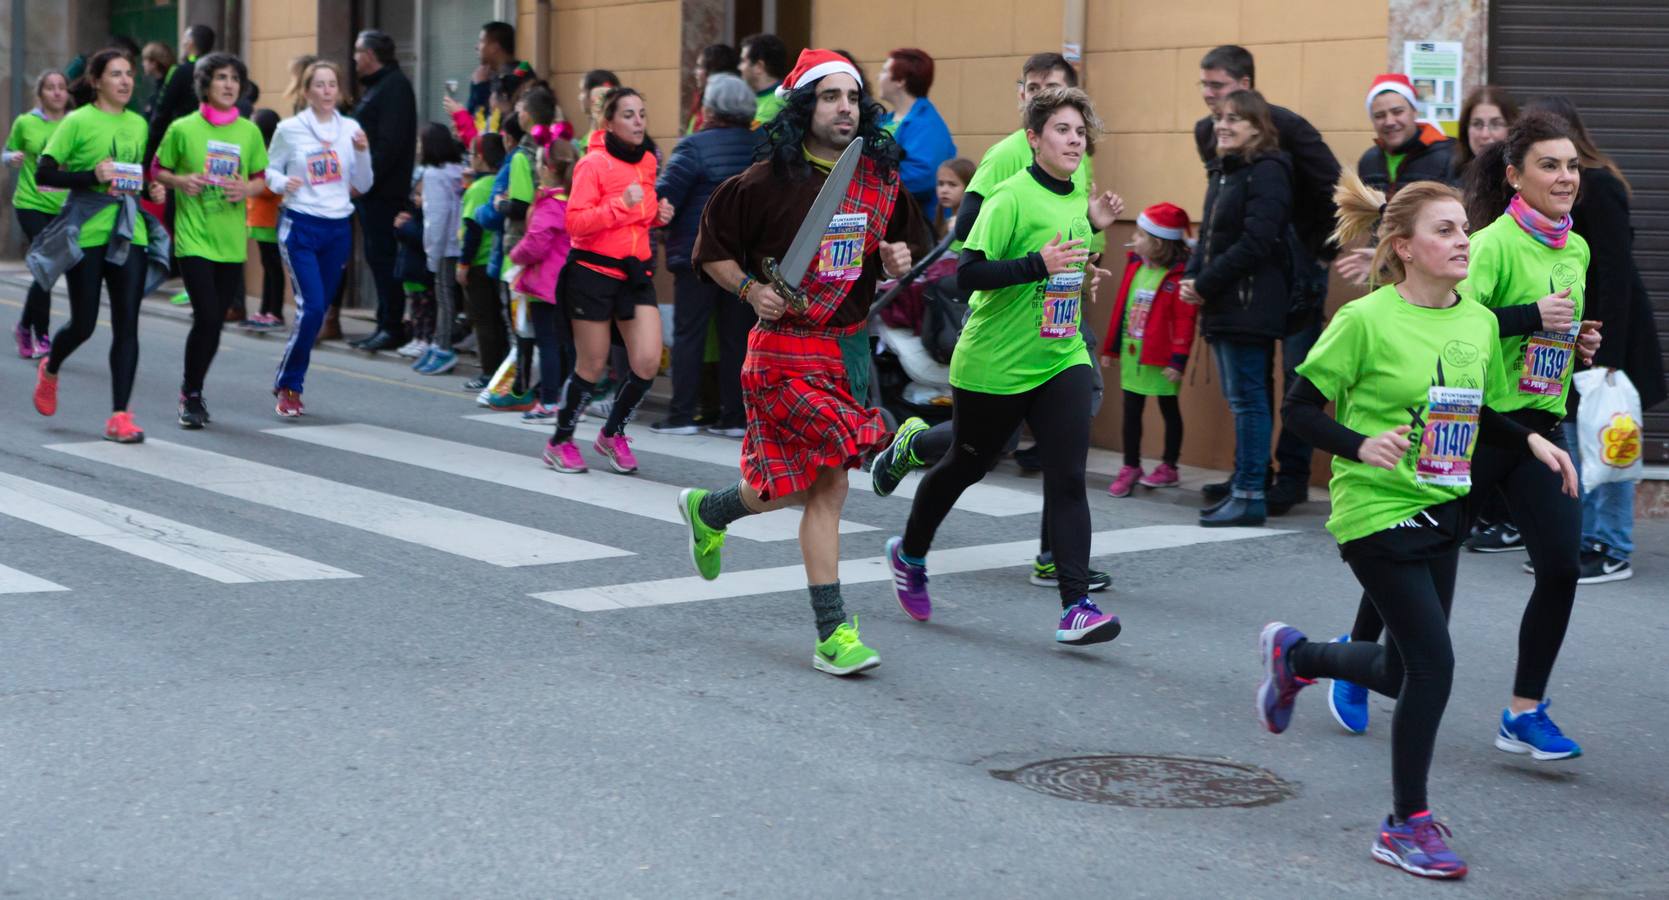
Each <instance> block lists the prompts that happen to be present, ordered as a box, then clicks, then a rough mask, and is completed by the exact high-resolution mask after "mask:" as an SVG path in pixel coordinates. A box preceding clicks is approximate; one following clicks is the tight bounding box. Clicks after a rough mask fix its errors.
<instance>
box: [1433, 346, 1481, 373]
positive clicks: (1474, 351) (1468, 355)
mask: <svg viewBox="0 0 1669 900" xmlns="http://www.w3.org/2000/svg"><path fill="white" fill-rule="evenodd" d="M1480 355H1482V351H1480V350H1479V349H1478V348H1477V347H1476V346H1473V345H1472V344H1468V343H1467V342H1465V341H1450V342H1449V343H1447V344H1444V345H1443V361H1444V362H1446V363H1448V364H1449V365H1451V366H1453V367H1455V368H1463V367H1466V366H1470V365H1472V364H1473V363H1476V362H1477V361H1478V357H1479V356H1480Z"/></svg>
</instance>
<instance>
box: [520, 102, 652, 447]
mask: <svg viewBox="0 0 1669 900" xmlns="http://www.w3.org/2000/svg"><path fill="white" fill-rule="evenodd" d="M602 130H603V132H604V135H603V149H602V152H598V153H587V154H586V155H584V156H583V157H581V158H580V161H579V162H578V163H577V164H576V165H575V166H574V188H573V191H572V192H571V193H570V194H569V199H568V220H567V227H568V235H569V237H570V238H571V239H572V241H573V249H572V250H571V251H570V252H569V254H568V263H567V265H565V266H564V267H563V270H562V275H561V278H560V279H559V280H558V282H557V286H558V289H559V294H560V295H561V297H560V299H561V302H562V304H563V306H564V308H566V309H567V311H568V317H569V319H570V320H571V321H572V323H573V328H574V349H575V351H576V354H577V357H578V359H577V360H576V362H575V364H574V374H573V377H571V378H569V379H568V387H567V390H566V391H565V392H564V396H563V403H562V411H561V412H560V413H559V414H558V415H557V419H556V434H555V435H553V436H552V438H551V441H550V444H549V445H547V446H546V447H545V463H546V464H547V465H549V466H550V467H551V468H553V469H556V470H557V471H559V472H584V471H585V468H586V466H585V458H584V457H583V456H581V455H580V451H579V448H578V447H576V446H575V445H574V423H575V422H576V421H577V420H578V418H579V415H580V413H582V412H584V410H585V407H586V406H587V405H588V404H590V402H591V395H592V392H593V391H594V390H595V389H596V386H597V379H599V378H601V377H602V375H603V371H604V369H606V368H607V367H608V356H609V334H610V330H611V326H615V327H618V328H619V329H620V336H621V337H622V338H624V339H625V342H626V355H627V358H628V360H629V362H630V365H631V373H630V375H629V376H628V377H627V379H626V381H625V383H624V384H622V385H621V386H620V391H619V393H617V394H616V395H615V397H614V408H613V410H612V411H611V412H610V413H609V417H608V421H607V422H605V423H604V424H603V430H602V433H601V434H599V435H598V436H597V441H596V443H595V444H594V445H593V446H592V449H594V450H596V451H597V452H598V453H599V454H602V456H603V457H604V458H606V459H607V460H608V461H609V466H610V467H611V468H613V469H614V471H616V472H620V473H621V474H626V473H630V472H635V471H637V457H635V456H634V455H633V454H632V449H631V447H630V446H629V445H628V443H627V438H626V433H625V427H626V422H627V421H628V420H630V418H631V416H632V413H634V412H636V411H637V406H638V404H639V403H641V402H642V401H643V398H644V395H646V394H648V393H649V386H650V385H651V384H653V383H654V381H655V375H656V373H657V372H659V371H660V367H661V312H660V308H659V307H657V306H656V305H655V286H654V285H653V284H652V283H651V282H650V280H649V279H650V275H651V274H652V270H651V268H650V256H651V254H652V252H653V251H651V249H650V246H649V229H650V227H651V226H653V225H657V224H665V223H666V222H667V221H668V220H670V219H671V218H672V215H671V212H672V211H671V209H670V207H668V206H667V204H664V203H657V201H656V198H655V144H654V142H653V141H651V140H650V139H649V135H648V131H647V113H646V111H645V109H644V105H643V97H642V96H641V95H640V94H638V92H637V91H635V90H632V89H631V88H624V87H622V88H613V89H612V90H610V91H609V92H608V93H607V94H606V95H604V97H603V128H602ZM663 207H666V208H664V209H663Z"/></svg>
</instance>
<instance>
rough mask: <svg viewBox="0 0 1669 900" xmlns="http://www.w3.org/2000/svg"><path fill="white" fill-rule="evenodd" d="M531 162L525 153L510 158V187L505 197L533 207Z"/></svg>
mask: <svg viewBox="0 0 1669 900" xmlns="http://www.w3.org/2000/svg"><path fill="white" fill-rule="evenodd" d="M533 188H534V184H533V160H532V158H531V157H529V156H528V155H527V154H526V153H517V154H516V155H515V156H512V157H510V185H509V187H507V188H506V189H505V196H507V197H509V198H510V199H511V200H520V201H522V202H523V203H526V204H527V205H528V206H532V205H533Z"/></svg>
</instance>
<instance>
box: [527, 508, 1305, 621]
mask: <svg viewBox="0 0 1669 900" xmlns="http://www.w3.org/2000/svg"><path fill="white" fill-rule="evenodd" d="M1291 533H1292V532H1289V531H1281V530H1277V529H1273V528H1216V529H1212V528H1200V527H1198V526H1195V525H1149V526H1144V527H1141V528H1124V529H1119V530H1116V531H1097V532H1095V533H1094V534H1092V535H1091V536H1090V555H1091V556H1113V555H1115V554H1119V553H1140V552H1144V551H1149V550H1162V549H1166V548H1170V547H1186V546H1189V545H1192V544H1209V543H1218V542H1223V541H1243V540H1249V539H1253V538H1263V537H1273V536H1275V535H1279V534H1291ZM1035 552H1037V541H1036V540H1025V541H1011V542H1008V543H1003V544H982V545H979V546H976V547H958V548H955V549H951V550H934V551H933V553H932V555H931V556H929V557H928V560H927V571H928V573H929V574H930V575H933V576H935V577H937V576H944V575H954V574H957V573H959V572H981V571H985V570H988V569H1003V568H1008V567H1010V566H1015V565H1019V564H1020V563H1021V562H1023V561H1026V560H1030V559H1031V558H1032V554H1033V553H1035ZM890 580H892V571H891V569H890V568H888V566H887V561H886V558H885V557H882V556H872V557H869V558H867V559H847V560H842V561H841V563H840V583H841V584H843V585H852V584H863V583H868V582H876V581H890ZM804 584H805V570H804V569H803V568H801V567H800V566H797V565H795V566H776V567H773V568H769V569H748V570H745V571H741V572H726V573H724V574H723V575H720V576H719V577H718V578H717V579H716V580H714V581H704V580H703V579H701V578H700V577H699V576H694V575H692V576H689V577H687V578H664V579H660V580H657V581H642V582H637V583H635V584H609V585H599V586H597V587H588V588H572V589H569V590H561V591H545V592H543V593H537V594H532V595H531V596H532V597H534V598H535V599H538V600H544V601H546V602H548V603H555V604H557V605H558V606H566V607H568V608H569V609H575V610H579V611H581V612H596V611H599V610H605V609H630V608H633V607H642V606H660V605H663V604H668V603H689V602H692V601H696V600H720V599H724V598H728V597H751V596H755V595H758V594H774V593H777V592H778V591H787V590H795V589H798V588H799V587H801V586H803V585H804Z"/></svg>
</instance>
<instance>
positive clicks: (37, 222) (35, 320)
mask: <svg viewBox="0 0 1669 900" xmlns="http://www.w3.org/2000/svg"><path fill="white" fill-rule="evenodd" d="M16 212H17V222H18V224H19V225H22V226H23V236H24V237H26V238H28V239H29V243H30V244H31V245H33V244H34V242H35V237H36V236H37V235H39V234H40V233H41V232H42V231H45V230H46V226H48V225H50V224H52V215H51V214H50V213H44V212H41V211H40V210H38V209H19V210H16ZM23 324H24V326H25V327H27V328H28V329H29V330H30V331H32V332H34V333H35V334H36V335H39V336H41V337H45V336H46V333H47V331H49V330H50V329H51V327H52V285H41V284H38V283H36V282H33V281H31V282H29V296H28V297H27V298H26V299H25V300H24V302H23Z"/></svg>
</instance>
